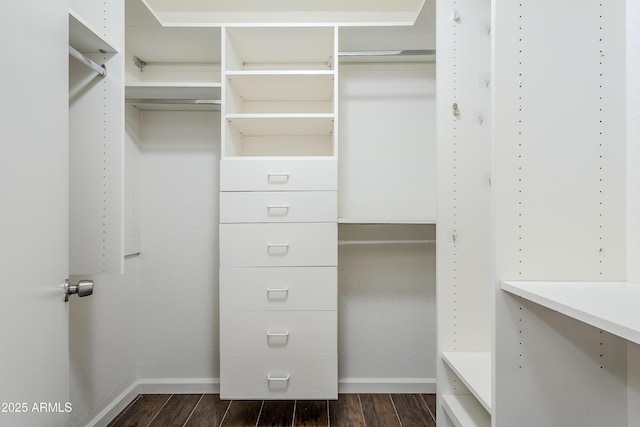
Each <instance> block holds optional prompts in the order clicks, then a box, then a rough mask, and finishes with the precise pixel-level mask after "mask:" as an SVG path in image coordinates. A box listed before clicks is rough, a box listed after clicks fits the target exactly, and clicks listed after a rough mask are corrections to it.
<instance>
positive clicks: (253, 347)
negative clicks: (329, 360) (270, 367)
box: [220, 310, 338, 354]
mask: <svg viewBox="0 0 640 427" xmlns="http://www.w3.org/2000/svg"><path fill="white" fill-rule="evenodd" d="M337 317H338V316H337V313H336V312H335V311H249V312H246V311H228V310H223V311H222V312H221V314H220V347H221V348H223V349H224V351H225V352H227V353H275V354H291V353H337V351H338V348H337V341H338V340H337V336H336V330H337V328H338V325H337V321H338V320H337Z"/></svg>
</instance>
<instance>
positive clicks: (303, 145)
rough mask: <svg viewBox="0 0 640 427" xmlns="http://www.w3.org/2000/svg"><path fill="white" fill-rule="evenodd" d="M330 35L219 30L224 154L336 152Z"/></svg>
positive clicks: (327, 30)
mask: <svg viewBox="0 0 640 427" xmlns="http://www.w3.org/2000/svg"><path fill="white" fill-rule="evenodd" d="M333 31H334V30H333V28H322V27H320V28H315V27H311V28H272V27H262V28H260V27H258V28H244V27H243V28H227V29H226V30H225V41H224V43H223V44H224V49H225V65H224V68H225V71H224V79H223V86H224V89H223V92H224V100H225V106H224V117H225V123H223V127H224V132H223V134H224V135H225V137H224V139H223V141H224V147H223V153H224V156H231V157H233V156H240V157H245V156H287V157H288V156H334V155H335V154H336V149H335V140H336V139H335V138H334V129H335V126H336V124H335V122H336V120H335V110H336V107H335V99H336V97H335V95H334V93H335V88H336V72H335V68H334V64H333V62H332V58H333V57H334V55H335V46H334V34H333ZM283 46H284V47H285V48H282V47H283Z"/></svg>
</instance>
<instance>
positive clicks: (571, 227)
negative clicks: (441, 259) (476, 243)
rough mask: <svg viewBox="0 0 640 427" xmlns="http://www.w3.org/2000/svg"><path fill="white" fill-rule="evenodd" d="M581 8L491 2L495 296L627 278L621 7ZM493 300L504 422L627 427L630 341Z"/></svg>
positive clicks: (504, 299)
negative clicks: (510, 287)
mask: <svg viewBox="0 0 640 427" xmlns="http://www.w3.org/2000/svg"><path fill="white" fill-rule="evenodd" d="M574 6H575V5H573V4H570V3H557V2H556V3H554V4H553V5H551V4H546V3H540V2H527V1H523V2H516V3H513V2H508V1H498V2H497V3H496V4H495V8H494V19H495V23H494V25H493V27H492V38H493V43H494V52H493V54H494V58H493V66H494V76H493V104H494V106H493V114H492V117H493V120H494V122H493V124H494V126H493V143H494V146H493V151H494V174H493V179H492V186H493V187H492V191H493V194H494V195H495V200H494V202H495V204H494V216H493V224H494V235H495V266H496V271H495V278H494V279H495V280H494V283H495V285H496V286H499V283H500V282H501V281H585V282H593V281H624V280H625V278H626V272H627V266H626V254H625V252H626V247H627V236H626V219H625V215H626V202H625V197H626V194H625V193H626V190H625V188H626V175H625V164H626V159H625V153H626V136H625V133H624V132H625V128H626V125H625V120H626V118H625V114H624V113H622V112H623V111H624V110H625V105H626V102H625V92H626V90H625V52H624V46H625V39H624V37H625V34H624V33H625V31H624V29H625V4H624V2H617V1H588V2H583V3H581V7H579V8H576V7H574ZM567 14H571V16H572V19H571V21H570V26H569V25H568V24H569V23H568V22H567V20H566V19H565V17H566V16H567ZM542 26H544V28H545V30H544V31H540V28H541V27H542ZM568 29H570V31H568ZM549 64H553V65H552V66H549ZM495 296H496V299H495V301H496V318H495V327H496V329H495V352H494V354H495V356H494V357H495V366H496V367H497V370H496V374H495V375H496V377H495V396H494V398H495V402H494V407H495V408H496V412H495V413H494V417H495V422H496V424H497V425H516V424H517V425H521V426H523V427H526V426H537V425H547V426H566V425H608V426H626V425H627V421H628V420H627V407H626V396H627V384H626V378H625V377H626V373H624V370H625V369H626V363H625V361H626V357H627V350H626V347H627V345H626V342H625V340H623V339H621V338H619V337H616V336H614V335H611V334H609V333H607V332H606V331H604V330H602V329H598V328H594V327H592V326H589V325H586V324H584V323H582V322H579V321H577V320H575V319H571V318H568V317H566V316H564V315H562V314H559V313H557V312H554V311H550V310H549V309H548V308H545V307H540V306H539V305H537V304H535V303H532V302H529V301H527V300H524V299H522V298H519V297H515V296H513V295H510V294H508V293H506V292H502V291H497V292H496V293H495ZM550 384H551V385H552V386H549V385H550ZM602 396H607V404H606V405H602ZM593 407H598V410H597V411H585V408H593ZM540 408H545V411H540Z"/></svg>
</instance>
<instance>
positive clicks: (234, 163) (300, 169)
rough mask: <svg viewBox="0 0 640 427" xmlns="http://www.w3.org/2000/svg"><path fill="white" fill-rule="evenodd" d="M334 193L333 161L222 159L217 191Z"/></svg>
mask: <svg viewBox="0 0 640 427" xmlns="http://www.w3.org/2000/svg"><path fill="white" fill-rule="evenodd" d="M312 190H313V191H322V190H327V191H337V190H338V165H337V161H336V159H334V158H321V159H311V158H304V159H300V158H291V159H283V158H241V159H232V158H225V159H223V160H221V161H220V191H312Z"/></svg>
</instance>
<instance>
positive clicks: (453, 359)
mask: <svg viewBox="0 0 640 427" xmlns="http://www.w3.org/2000/svg"><path fill="white" fill-rule="evenodd" d="M442 359H443V360H444V361H445V363H446V364H447V365H448V366H449V367H450V368H451V369H452V370H453V372H455V374H456V375H457V376H458V377H459V378H460V380H461V381H462V382H463V383H464V385H466V386H467V388H468V389H469V391H470V392H471V393H472V394H473V395H474V396H475V397H476V399H478V402H480V404H481V405H482V406H483V407H484V409H485V410H486V411H487V412H488V413H491V353H489V352H445V353H442Z"/></svg>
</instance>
